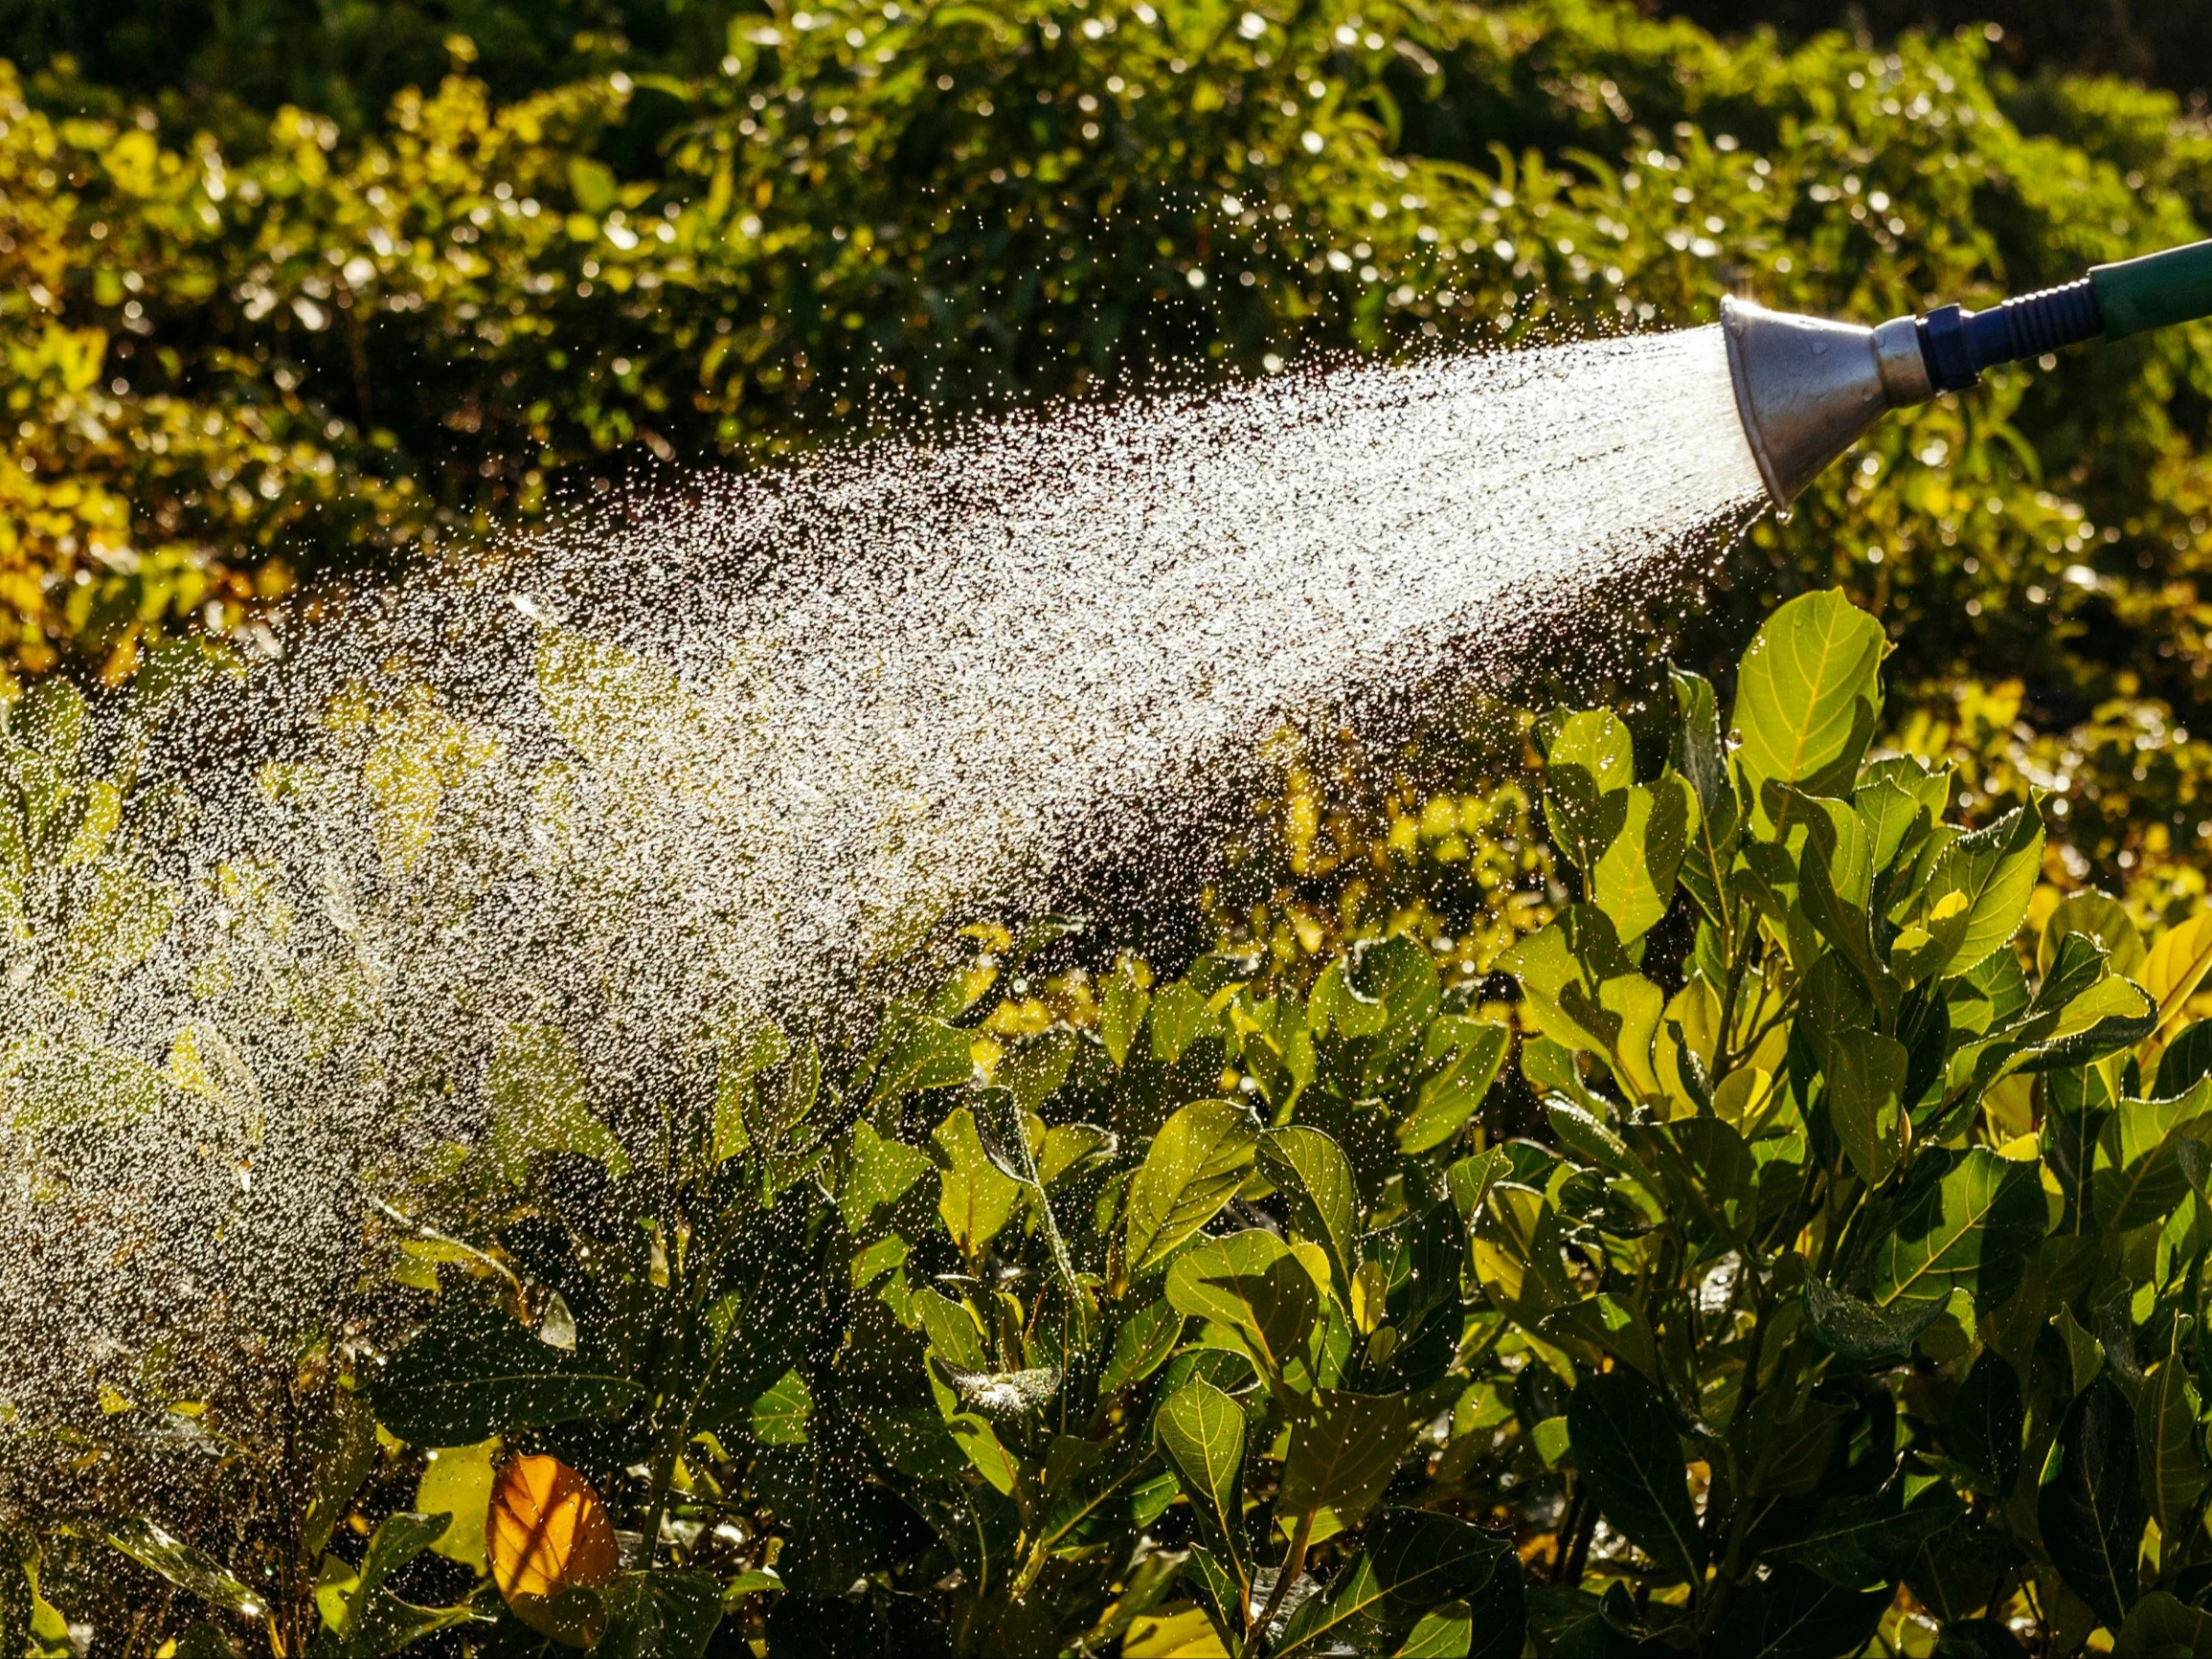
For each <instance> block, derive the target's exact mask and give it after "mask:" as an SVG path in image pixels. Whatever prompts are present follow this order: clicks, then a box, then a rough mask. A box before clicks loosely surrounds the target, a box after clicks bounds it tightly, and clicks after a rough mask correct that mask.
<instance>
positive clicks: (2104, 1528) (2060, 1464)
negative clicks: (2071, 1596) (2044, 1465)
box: [2036, 1375, 2149, 1629]
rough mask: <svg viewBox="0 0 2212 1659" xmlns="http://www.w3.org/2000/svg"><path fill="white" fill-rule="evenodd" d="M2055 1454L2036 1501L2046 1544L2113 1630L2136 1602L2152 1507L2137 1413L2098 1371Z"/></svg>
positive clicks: (2068, 1578)
mask: <svg viewBox="0 0 2212 1659" xmlns="http://www.w3.org/2000/svg"><path fill="white" fill-rule="evenodd" d="M2058 1453H2059V1455H2058V1456H2057V1458H2056V1459H2055V1460H2054V1467H2053V1468H2050V1469H2047V1470H2046V1471H2045V1473H2044V1477H2043V1490H2042V1492H2041V1494H2040V1495H2039V1499H2038V1502H2037V1506H2036V1513H2037V1516H2038V1518H2039V1520H2040V1521H2041V1523H2042V1527H2043V1547H2044V1548H2045V1549H2047V1550H2048V1551H2049V1552H2050V1555H2051V1559H2052V1560H2053V1561H2055V1562H2056V1563H2057V1565H2058V1569H2059V1572H2060V1573H2061V1574H2062V1575H2063V1576H2064V1577H2065V1581H2066V1583H2067V1585H2068V1586H2069V1587H2070V1588H2071V1589H2072V1590H2073V1592H2074V1593H2075V1594H2076V1595H2078V1596H2079V1597H2081V1598H2082V1600H2083V1601H2085V1602H2087V1603H2088V1604H2089V1605H2090V1606H2091V1607H2093V1608H2094V1609H2095V1610H2096V1613H2097V1617H2098V1618H2100V1619H2101V1620H2103V1621H2104V1622H2105V1623H2106V1624H2107V1625H2110V1626H2112V1627H2113V1628H2114V1629H2117V1628H2119V1626H2120V1622H2121V1620H2122V1618H2123V1617H2124V1616H2125V1614H2126V1611H2127V1609H2128V1607H2129V1606H2130V1605H2131V1604H2132V1603H2133V1602H2134V1600H2135V1586H2136V1581H2137V1577H2136V1559H2135V1556H2136V1548H2137V1546H2138V1544H2139V1543H2140V1542H2141V1539H2142V1535H2143V1522H2144V1521H2145V1520H2146V1519H2147V1518H2148V1517H2149V1512H2148V1510H2147V1508H2146V1506H2145V1504H2144V1501H2143V1491H2142V1486H2141V1482H2140V1476H2139V1474H2138V1460H2137V1456H2136V1449H2135V1412H2134V1408H2133V1406H2131V1405H2130V1404H2129V1403H2128V1401H2127V1397H2126V1396H2125V1395H2123V1394H2122V1393H2121V1392H2120V1390H2119V1388H2118V1387H2117V1386H2116V1385H2115V1384H2114V1383H2113V1381H2112V1380H2111V1379H2110V1377H2109V1376H2104V1375H2100V1376H2098V1377H2097V1378H2096V1379H2093V1380H2092V1381H2091V1382H2090V1383H2089V1385H2088V1387H2087V1388H2085V1389H2083V1390H2082V1392H2081V1394H2080V1395H2079V1396H2077V1397H2076V1398H2075V1400H2074V1402H2073V1404H2072V1405H2071V1406H2070V1407H2069V1408H2068V1409H2067V1411H2066V1415H2065V1423H2064V1424H2063V1425H2062V1426H2061V1428H2060V1431H2059V1443H2058Z"/></svg>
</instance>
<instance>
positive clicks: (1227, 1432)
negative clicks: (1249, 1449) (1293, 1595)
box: [1152, 1377, 1252, 1607]
mask: <svg viewBox="0 0 2212 1659" xmlns="http://www.w3.org/2000/svg"><path fill="white" fill-rule="evenodd" d="M1152 1436H1153V1439H1154V1440H1155V1441H1156V1442H1157V1443H1158V1444H1159V1446H1160V1451H1161V1455H1162V1457H1164V1458H1165V1459H1166V1460H1167V1467H1168V1468H1170V1469H1172V1470H1173V1471H1174V1472H1175V1480H1176V1484H1177V1485H1178V1486H1180V1487H1182V1489H1183V1495H1184V1496H1185V1498H1187V1499H1189V1500H1190V1510H1191V1514H1192V1515H1193V1517H1194V1518H1195V1520H1196V1522H1197V1528H1198V1534H1199V1536H1200V1538H1201V1539H1202V1540H1203V1541H1204V1542H1205V1543H1206V1545H1207V1547H1208V1549H1209V1550H1210V1551H1212V1553H1213V1557H1214V1558H1215V1559H1216V1560H1217V1561H1219V1562H1220V1563H1221V1564H1222V1565H1223V1567H1225V1568H1226V1569H1227V1570H1228V1571H1229V1572H1230V1575H1231V1577H1232V1579H1233V1581H1234V1600H1233V1605H1235V1606H1238V1607H1248V1606H1250V1605H1251V1604H1252V1548H1251V1540H1250V1538H1249V1536H1248V1535H1247V1534H1246V1531H1245V1521H1244V1442H1245V1417H1244V1407H1242V1406H1241V1405H1239V1404H1237V1402H1236V1401H1233V1400H1231V1399H1230V1397H1229V1396H1228V1395H1226V1394H1224V1393H1222V1391H1221V1390H1220V1389H1218V1388H1216V1387H1214V1386H1213V1384H1211V1383H1210V1382H1208V1381H1207V1380H1206V1379H1204V1378H1203V1377H1193V1378H1191V1379H1189V1380H1188V1381H1187V1382H1185V1383H1184V1384H1183V1386H1182V1387H1180V1388H1178V1389H1177V1390H1176V1391H1175V1392H1174V1393H1173V1394H1170V1395H1169V1396H1168V1397H1167V1398H1166V1399H1165V1400H1163V1401H1161V1403H1160V1410H1159V1412H1158V1413H1157V1414H1156V1415H1155V1416H1154V1418H1153V1422H1152Z"/></svg>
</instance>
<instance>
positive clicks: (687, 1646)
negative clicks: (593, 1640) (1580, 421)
mask: <svg viewBox="0 0 2212 1659" xmlns="http://www.w3.org/2000/svg"><path fill="white" fill-rule="evenodd" d="M723 1597H724V1590H723V1586H722V1585H721V1584H720V1583H718V1582H717V1581H715V1580H714V1578H713V1577H712V1576H711V1574H707V1573H697V1572H679V1571H675V1570H673V1569H669V1568H665V1567H664V1568H656V1569H654V1570H653V1571H651V1572H648V1573H624V1574H623V1575H622V1576H621V1578H619V1579H617V1580H616V1581H614V1583H613V1584H612V1585H610V1586H609V1587H608V1589H607V1591H606V1603H607V1628H606V1634H605V1635H603V1636H601V1637H600V1638H599V1640H598V1646H596V1647H595V1648H593V1649H592V1651H593V1653H594V1654H596V1655H598V1659H703V1655H704V1654H705V1653H706V1652H707V1649H708V1645H709V1644H710V1643H711V1641H712V1640H713V1637H714V1631H715V1629H716V1627H717V1626H719V1625H721V1623H722V1608H723Z"/></svg>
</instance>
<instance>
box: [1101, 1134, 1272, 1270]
mask: <svg viewBox="0 0 2212 1659" xmlns="http://www.w3.org/2000/svg"><path fill="white" fill-rule="evenodd" d="M1258 1147H1259V1125H1258V1124H1257V1123H1255V1122H1254V1121H1253V1115H1252V1112H1251V1111H1250V1110H1249V1109H1247V1108H1246V1107H1245V1106H1244V1105H1243V1104H1242V1103H1241V1102H1238V1101H1233V1100H1194V1101H1192V1102H1191V1103H1190V1104H1189V1105H1188V1106H1186V1107H1184V1108H1183V1109H1182V1110H1179V1111H1177V1112H1176V1113H1175V1114H1174V1115H1173V1116H1172V1117H1170V1118H1169V1119H1168V1120H1167V1121H1166V1122H1165V1123H1164V1124H1162V1126H1161V1128H1160V1132H1159V1133H1158V1134H1156V1135H1154V1136H1153V1137H1152V1145H1151V1147H1150V1149H1149V1150H1148V1151H1147V1152H1146V1153H1145V1155H1144V1162H1143V1164H1142V1165H1141V1166H1140V1167H1139V1169H1138V1171H1137V1173H1136V1175H1135V1176H1133V1177H1131V1178H1130V1182H1129V1197H1128V1200H1127V1203H1126V1204H1125V1205H1124V1215H1125V1216H1126V1218H1127V1220H1126V1222H1125V1225H1126V1227H1127V1234H1126V1239H1127V1244H1126V1251H1127V1261H1128V1264H1129V1276H1130V1277H1131V1278H1133V1279H1134V1278H1137V1277H1139V1276H1140V1275H1141V1274H1143V1273H1145V1272H1147V1271H1149V1270H1150V1269H1151V1268H1153V1267H1157V1266H1159V1265H1160V1263H1162V1262H1163V1261H1165V1260H1166V1259H1167V1257H1168V1256H1169V1255H1171V1254H1173V1253H1174V1251H1175V1250H1176V1249H1177V1247H1178V1246H1180V1245H1181V1244H1184V1242H1185V1241H1186V1240H1187V1239H1189V1238H1190V1237H1191V1235H1192V1234H1194V1233H1196V1232H1197V1231H1198V1230H1199V1229H1200V1228H1201V1227H1203V1226H1205V1225H1206V1223H1207V1222H1210V1221H1212V1220H1213V1218H1214V1217H1215V1216H1217V1215H1219V1214H1220V1213H1221V1209H1222V1206H1223V1205H1225V1204H1227V1203H1228V1202H1229V1200H1230V1199H1232V1198H1234V1197H1235V1196H1236V1189H1237V1188H1238V1187H1240V1186H1242V1185H1243V1184H1244V1172H1245V1171H1246V1169H1247V1168H1248V1167H1250V1165H1251V1164H1252V1161H1253V1157H1254V1156H1255V1155H1256V1154H1257V1152H1258Z"/></svg>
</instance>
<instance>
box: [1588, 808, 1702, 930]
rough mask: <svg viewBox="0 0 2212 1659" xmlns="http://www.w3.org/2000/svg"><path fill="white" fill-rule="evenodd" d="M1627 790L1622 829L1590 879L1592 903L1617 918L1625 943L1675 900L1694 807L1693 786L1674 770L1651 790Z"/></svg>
mask: <svg viewBox="0 0 2212 1659" xmlns="http://www.w3.org/2000/svg"><path fill="white" fill-rule="evenodd" d="M1627 794H1628V810H1627V812H1626V814H1625V815H1624V817H1623V818H1622V822H1621V825H1620V831H1619V833H1618V834H1617V835H1616V836H1614V840H1613V844H1612V845H1611V846H1609V847H1608V848H1606V850H1605V853H1604V855H1603V856H1602V857H1600V858H1599V859H1598V861H1597V867H1596V869H1595V871H1594V872H1593V873H1592V876H1591V902H1592V903H1593V904H1595V905H1596V906H1597V908H1599V909H1601V910H1603V911H1604V912H1605V913H1606V914H1607V915H1608V916H1610V917H1611V918H1612V919H1613V925H1614V930H1615V931H1617V932H1618V934H1619V935H1620V938H1621V940H1622V941H1623V942H1624V943H1626V942H1630V941H1633V940H1636V939H1640V938H1642V937H1643V935H1644V934H1646V933H1648V932H1650V931H1651V930H1652V929H1654V928H1655V927H1657V926H1658V925H1659V921H1660V919H1661V918H1662V917H1664V916H1665V915H1666V913H1667V908H1668V907H1669V906H1670V905H1671V904H1673V902H1674V893H1675V877H1676V876H1677V875H1678V874H1679V873H1680V871H1681V869H1682V854H1683V852H1684V850H1685V849H1686V848H1687V846H1688V844H1689V836H1690V824H1691V820H1692V818H1693V816H1694V814H1695V811H1696V808H1695V806H1694V805H1693V804H1692V800H1691V796H1690V789H1689V785H1688V784H1686V783H1684V782H1683V781H1682V779H1681V778H1680V777H1678V776H1676V775H1675V774H1674V773H1671V772H1670V773H1664V774H1662V775H1661V776H1660V778H1659V781H1658V782H1657V783H1655V784H1653V785H1652V786H1651V787H1650V788H1649V789H1646V788H1644V787H1642V786H1641V785H1638V786H1636V788H1633V789H1631V790H1629V791H1628V792H1627Z"/></svg>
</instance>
